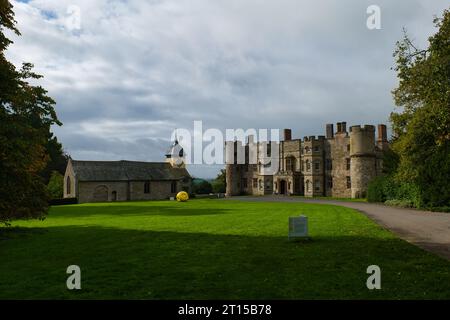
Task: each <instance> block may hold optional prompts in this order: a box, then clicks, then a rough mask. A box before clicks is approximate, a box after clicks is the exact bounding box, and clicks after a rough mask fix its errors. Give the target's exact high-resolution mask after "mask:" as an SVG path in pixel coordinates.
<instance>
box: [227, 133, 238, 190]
mask: <svg viewBox="0 0 450 320" xmlns="http://www.w3.org/2000/svg"><path fill="white" fill-rule="evenodd" d="M225 152H226V154H225V155H226V166H225V172H226V174H225V181H226V190H225V196H226V197H231V196H236V195H239V188H238V183H239V175H238V165H237V162H236V142H235V141H227V142H226V143H225Z"/></svg>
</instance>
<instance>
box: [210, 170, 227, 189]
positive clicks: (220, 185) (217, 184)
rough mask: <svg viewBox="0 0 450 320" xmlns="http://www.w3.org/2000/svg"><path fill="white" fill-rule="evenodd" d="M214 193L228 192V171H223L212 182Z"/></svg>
mask: <svg viewBox="0 0 450 320" xmlns="http://www.w3.org/2000/svg"><path fill="white" fill-rule="evenodd" d="M212 188H213V192H215V193H225V190H226V170H225V169H221V170H220V172H219V174H218V175H217V177H216V179H215V180H214V181H213V182H212Z"/></svg>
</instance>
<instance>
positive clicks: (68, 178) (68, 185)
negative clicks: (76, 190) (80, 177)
mask: <svg viewBox="0 0 450 320" xmlns="http://www.w3.org/2000/svg"><path fill="white" fill-rule="evenodd" d="M70 193H71V183H70V177H69V176H67V180H66V194H70Z"/></svg>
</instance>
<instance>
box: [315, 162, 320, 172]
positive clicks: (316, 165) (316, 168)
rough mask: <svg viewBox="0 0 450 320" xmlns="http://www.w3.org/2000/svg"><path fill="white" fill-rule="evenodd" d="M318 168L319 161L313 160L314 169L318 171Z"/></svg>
mask: <svg viewBox="0 0 450 320" xmlns="http://www.w3.org/2000/svg"><path fill="white" fill-rule="evenodd" d="M319 169H320V161H315V162H314V170H316V171H319Z"/></svg>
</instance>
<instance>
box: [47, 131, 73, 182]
mask: <svg viewBox="0 0 450 320" xmlns="http://www.w3.org/2000/svg"><path fill="white" fill-rule="evenodd" d="M45 149H46V153H47V155H48V162H47V165H46V166H45V168H44V169H43V170H42V171H41V173H40V176H41V177H42V178H43V179H44V183H48V182H49V181H50V177H51V176H52V175H53V172H54V171H57V172H59V173H60V174H62V175H64V173H65V172H66V167H67V162H68V161H69V156H68V155H67V154H66V153H65V152H64V150H63V147H62V145H61V143H60V142H59V141H58V139H57V138H56V136H54V135H53V133H52V132H49V134H48V137H47V143H46V146H45Z"/></svg>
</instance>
